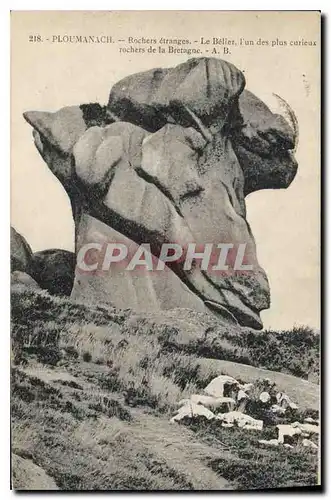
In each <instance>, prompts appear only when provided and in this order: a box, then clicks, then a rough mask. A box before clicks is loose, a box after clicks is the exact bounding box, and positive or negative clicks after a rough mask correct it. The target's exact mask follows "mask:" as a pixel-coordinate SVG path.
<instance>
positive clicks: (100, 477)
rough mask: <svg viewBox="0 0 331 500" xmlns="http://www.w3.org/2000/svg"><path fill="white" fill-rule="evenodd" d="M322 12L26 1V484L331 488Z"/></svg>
mask: <svg viewBox="0 0 331 500" xmlns="http://www.w3.org/2000/svg"><path fill="white" fill-rule="evenodd" d="M320 23H321V15H320V12H317V11H245V12H244V11H201V12H195V11H177V12H176V11H115V12H113V11H107V12H105V11H95V12H94V11H30V12H28V11H26V12H24V11H14V12H12V13H11V324H12V333H11V335H12V337H11V369H12V382H11V435H12V439H11V447H12V456H11V487H12V488H13V489H15V490H30V491H31V490H62V491H66V490H74V491H79V490H89V491H98V490H109V491H118V490H119V491H121V490H126V491H148V490H153V491H167V490H174V491H182V490H199V491H215V490H245V491H250V490H268V489H284V488H285V489H291V488H293V489H298V488H300V489H307V488H314V489H318V488H320V487H321V486H320V485H321V481H322V478H321V473H320V470H321V465H320V462H321V460H320V440H319V436H320V385H319V384H320V377H319V375H320V319H321V318H320V206H321V201H320V194H321V192H320V191H321V160H320V149H321V147H320V141H321V132H320V84H321V82H320V72H321V34H320Z"/></svg>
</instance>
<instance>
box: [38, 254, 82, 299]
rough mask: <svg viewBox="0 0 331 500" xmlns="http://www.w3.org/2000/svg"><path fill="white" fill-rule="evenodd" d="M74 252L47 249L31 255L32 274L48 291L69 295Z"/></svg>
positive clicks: (71, 283)
mask: <svg viewBox="0 0 331 500" xmlns="http://www.w3.org/2000/svg"><path fill="white" fill-rule="evenodd" d="M75 263H76V258H75V254H74V253H72V252H69V251H68V250H60V249H49V250H42V251H40V252H35V253H34V254H33V256H32V272H31V274H32V276H33V278H34V279H35V280H36V281H37V283H38V284H39V285H40V286H41V288H44V289H45V290H47V291H48V292H49V293H51V294H54V295H67V296H69V295H70V293H71V290H72V286H73V282H74V273H75Z"/></svg>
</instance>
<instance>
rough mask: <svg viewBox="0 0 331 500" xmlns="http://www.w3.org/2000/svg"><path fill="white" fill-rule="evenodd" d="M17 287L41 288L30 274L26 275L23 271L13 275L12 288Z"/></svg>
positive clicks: (15, 272)
mask: <svg viewBox="0 0 331 500" xmlns="http://www.w3.org/2000/svg"><path fill="white" fill-rule="evenodd" d="M16 285H18V286H21V285H23V286H26V287H29V288H35V289H38V288H40V286H39V285H38V283H37V282H36V281H35V280H34V279H33V278H31V276H30V275H29V274H27V273H24V272H23V271H14V272H12V273H11V287H14V286H16Z"/></svg>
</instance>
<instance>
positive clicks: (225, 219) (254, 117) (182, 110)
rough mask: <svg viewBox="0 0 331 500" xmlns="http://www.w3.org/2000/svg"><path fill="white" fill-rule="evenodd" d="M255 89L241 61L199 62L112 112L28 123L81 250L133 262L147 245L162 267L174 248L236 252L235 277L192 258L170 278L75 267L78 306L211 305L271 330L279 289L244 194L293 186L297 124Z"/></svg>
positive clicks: (81, 109)
mask: <svg viewBox="0 0 331 500" xmlns="http://www.w3.org/2000/svg"><path fill="white" fill-rule="evenodd" d="M244 87H245V78H244V76H243V74H242V73H241V71H239V70H238V69H237V68H236V67H235V66H233V65H232V64H230V63H228V62H226V61H222V60H220V59H213V58H197V59H190V60H188V61H187V62H185V63H183V64H180V65H178V66H176V67H175V68H169V69H154V70H150V71H147V72H144V73H140V74H136V75H132V76H129V77H127V78H124V79H123V80H121V81H120V82H118V83H117V84H116V85H115V86H114V87H113V88H112V89H111V92H110V97H109V102H108V105H107V106H100V105H99V104H90V105H88V104H86V105H81V106H72V107H67V108H63V109H61V110H59V111H58V112H56V113H48V112H39V111H31V112H27V113H25V114H24V116H25V119H26V120H27V121H28V122H29V123H30V124H31V125H32V126H33V127H34V138H35V144H36V147H37V148H38V151H39V152H40V154H41V155H42V157H43V158H44V160H45V161H46V163H47V164H48V166H49V168H50V169H51V170H52V172H53V173H54V175H56V177H57V178H58V179H59V180H60V181H61V182H62V184H63V186H64V188H65V189H66V191H67V193H68V195H69V197H70V200H71V204H72V209H73V216H74V220H75V229H76V253H79V251H80V250H81V249H82V248H83V247H84V245H86V244H87V243H91V244H93V243H94V244H95V243H97V244H99V245H100V247H99V248H103V246H104V245H105V244H106V243H109V242H112V243H116V242H117V243H120V244H125V245H126V246H127V247H129V254H132V253H134V252H135V250H136V249H137V247H138V246H139V245H141V244H143V243H145V244H146V243H148V244H150V250H151V253H152V255H153V259H154V262H156V264H157V263H158V257H159V253H160V249H161V246H162V244H164V243H170V244H171V243H176V244H179V245H181V247H182V248H185V249H187V248H188V245H189V244H190V243H192V242H193V243H195V244H196V248H197V249H203V248H204V247H205V244H206V243H214V244H215V245H216V244H219V243H228V244H231V245H233V252H234V253H233V254H231V252H230V254H229V256H228V261H227V263H228V265H229V270H228V271H226V272H225V273H224V272H219V271H215V270H213V269H212V266H208V268H207V269H202V267H201V266H200V265H198V264H197V262H195V263H194V265H193V266H192V268H191V269H189V270H188V269H186V268H185V265H184V261H183V260H181V259H179V260H177V261H176V262H173V263H171V265H168V266H166V268H165V270H164V271H162V272H160V271H155V272H150V271H148V270H143V271H141V270H139V271H137V270H135V271H134V272H132V271H128V270H126V268H124V267H123V266H120V265H116V266H111V267H110V270H109V271H107V272H105V271H102V269H101V267H100V266H98V268H97V269H96V270H94V271H93V272H81V270H79V269H78V268H76V275H75V282H74V287H73V291H72V297H74V298H88V299H89V300H92V301H96V302H100V301H101V302H111V303H113V304H114V305H116V306H118V307H132V308H133V309H136V310H140V311H143V310H153V309H165V308H173V307H189V308H192V309H196V310H205V309H206V308H207V309H209V310H211V311H213V312H214V313H216V314H218V315H219V317H220V318H226V321H228V320H231V321H237V322H239V324H241V325H244V326H250V327H253V328H262V323H261V320H260V315H259V313H260V311H261V310H263V309H266V308H268V307H269V286H268V280H267V277H266V274H265V272H264V271H263V269H261V267H260V266H259V264H258V261H257V257H256V249H255V242H254V238H253V236H252V233H251V230H250V227H249V225H248V223H247V220H246V208H245V196H246V195H247V194H249V193H251V192H253V191H257V190H259V189H266V188H273V189H274V188H285V187H287V186H288V185H289V184H290V183H291V181H292V180H293V178H294V176H295V174H296V170H297V164H296V162H295V160H294V158H293V155H292V150H294V149H295V145H296V140H297V137H296V133H297V130H296V122H295V118H294V114H293V112H292V111H291V110H290V109H289V108H288V107H287V114H288V116H289V117H290V120H289V121H287V120H286V119H285V118H284V117H283V116H280V115H277V114H273V113H272V112H271V111H270V110H269V108H268V107H267V106H266V105H265V104H264V103H263V102H262V101H260V100H259V99H258V98H257V97H256V96H254V95H253V94H252V93H250V92H248V91H246V90H244ZM266 237H267V235H266ZM240 244H246V249H245V255H244V263H245V265H249V266H252V270H250V271H246V272H241V273H238V272H236V271H234V268H233V261H234V259H235V251H236V249H238V248H239V245H240ZM200 251H201V250H200ZM213 257H214V258H215V256H214V255H213ZM92 260H93V259H92ZM213 263H215V259H214V262H213Z"/></svg>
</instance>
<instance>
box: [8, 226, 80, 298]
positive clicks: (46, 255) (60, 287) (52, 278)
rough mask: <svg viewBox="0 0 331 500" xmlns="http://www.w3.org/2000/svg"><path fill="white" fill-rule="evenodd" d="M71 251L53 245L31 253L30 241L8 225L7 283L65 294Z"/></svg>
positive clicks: (72, 269) (72, 263) (70, 282)
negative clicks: (9, 253) (9, 246)
mask: <svg viewBox="0 0 331 500" xmlns="http://www.w3.org/2000/svg"><path fill="white" fill-rule="evenodd" d="M75 261H76V258H75V254H74V253H72V252H69V251H68V250H61V249H57V248H53V249H47V250H41V251H39V252H34V253H32V250H31V248H30V245H29V244H28V243H27V241H26V240H25V239H24V238H23V236H21V235H20V234H19V233H18V232H17V231H16V230H15V229H14V228H13V227H11V286H12V287H13V286H16V285H24V286H27V287H30V288H43V289H45V290H47V291H48V292H49V293H51V294H54V295H67V296H69V295H70V293H71V290H72V286H73V282H74V274H75Z"/></svg>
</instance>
